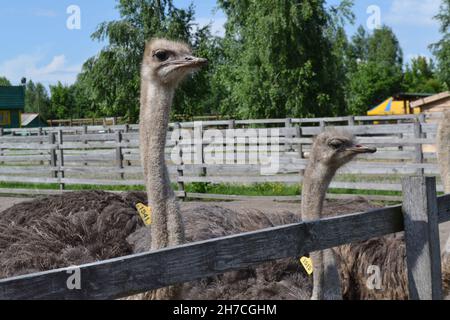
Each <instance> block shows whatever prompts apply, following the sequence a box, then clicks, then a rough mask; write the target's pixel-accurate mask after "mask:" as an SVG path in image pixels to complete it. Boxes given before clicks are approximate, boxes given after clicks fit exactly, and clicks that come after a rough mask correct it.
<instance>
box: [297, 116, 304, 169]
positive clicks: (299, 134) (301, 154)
mask: <svg viewBox="0 0 450 320" xmlns="http://www.w3.org/2000/svg"><path fill="white" fill-rule="evenodd" d="M302 136H303V129H302V127H301V124H300V125H299V126H298V127H297V138H299V139H301V138H302ZM298 155H299V157H300V160H303V159H305V153H304V150H303V143H301V142H300V143H299V144H298ZM304 175H305V169H301V170H300V177H303V176H304Z"/></svg>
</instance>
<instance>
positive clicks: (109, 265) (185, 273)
mask: <svg viewBox="0 0 450 320" xmlns="http://www.w3.org/2000/svg"><path fill="white" fill-rule="evenodd" d="M402 229H403V222H402V214H401V208H400V206H397V207H391V208H385V209H380V210H374V211H371V212H366V213H362V214H353V215H347V216H341V217H338V218H330V219H324V220H321V221H312V222H307V223H299V224H292V225H287V226H282V227H276V228H271V229H266V230H262V231H257V232H251V233H246V234H241V235H235V236H229V237H224V238H220V239H215V240H208V241H203V242H198V243H193V244H187V245H183V246H179V247H175V248H168V249H163V250H159V251H155V252H151V253H144V254H137V255H133V256H128V257H122V258H117V259H112V260H108V261H102V262H98V263H92V264H88V265H84V266H80V267H78V268H77V270H79V272H80V275H81V279H80V280H81V289H80V290H69V289H68V288H67V281H68V278H69V277H70V276H71V275H72V273H73V272H70V271H71V270H74V268H68V269H59V270H54V271H48V272H44V273H39V274H33V275H26V276H21V277H15V278H10V279H4V280H0V299H111V298H119V297H124V296H127V295H131V294H135V293H139V292H145V291H148V290H152V289H157V288H161V287H165V286H168V285H172V284H177V283H183V282H188V281H193V280H196V279H201V278H205V277H209V276H214V275H218V274H222V273H225V272H227V271H232V270H238V269H242V268H246V267H248V266H254V265H257V264H260V263H262V262H266V261H273V260H278V259H282V258H288V257H297V256H301V255H303V254H306V253H308V252H312V251H317V250H322V249H325V248H329V247H335V246H339V245H342V244H345V243H350V242H356V241H362V240H367V239H370V238H373V237H378V236H383V235H386V234H390V233H394V232H399V231H401V230H402ZM336 230H346V232H345V233H341V232H336ZM286 244H289V245H286ZM180 261H183V263H180ZM149 270H151V272H149ZM68 271H69V272H68Z"/></svg>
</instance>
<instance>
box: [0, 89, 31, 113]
mask: <svg viewBox="0 0 450 320" xmlns="http://www.w3.org/2000/svg"><path fill="white" fill-rule="evenodd" d="M24 108H25V88H24V87H23V86H0V109H24Z"/></svg>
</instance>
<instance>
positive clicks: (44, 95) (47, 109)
mask: <svg viewBox="0 0 450 320" xmlns="http://www.w3.org/2000/svg"><path fill="white" fill-rule="evenodd" d="M25 112H34V113H39V114H40V115H41V117H42V118H44V119H51V118H52V116H53V114H52V111H51V103H50V98H49V96H48V92H47V89H46V88H45V86H44V85H43V84H42V83H36V84H35V83H34V82H33V81H32V80H29V81H28V82H27V84H26V86H25Z"/></svg>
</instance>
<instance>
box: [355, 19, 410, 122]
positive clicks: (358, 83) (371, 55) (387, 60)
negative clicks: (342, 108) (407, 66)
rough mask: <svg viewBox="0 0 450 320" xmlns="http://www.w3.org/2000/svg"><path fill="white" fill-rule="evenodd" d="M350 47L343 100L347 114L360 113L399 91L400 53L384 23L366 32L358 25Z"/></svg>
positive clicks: (401, 70)
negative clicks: (371, 31)
mask: <svg viewBox="0 0 450 320" xmlns="http://www.w3.org/2000/svg"><path fill="white" fill-rule="evenodd" d="M352 47H353V48H352V49H351V50H350V52H351V55H352V58H353V59H354V61H353V63H352V67H351V68H349V74H348V78H349V85H348V89H347V104H348V111H349V113H350V114H354V115H362V114H365V113H366V112H367V110H369V109H370V108H371V107H373V106H375V105H377V104H378V103H381V102H382V101H384V100H385V99H386V98H388V97H390V96H392V95H393V94H395V93H398V92H400V91H402V86H401V85H402V79H403V53H402V50H401V48H400V45H399V42H398V40H397V37H396V36H395V34H394V32H393V31H392V30H391V29H390V28H389V27H387V26H383V27H382V28H380V29H376V30H375V31H374V32H373V33H372V34H370V35H366V34H365V32H362V30H361V29H360V30H359V31H358V33H357V35H356V36H355V37H354V38H353V43H352Z"/></svg>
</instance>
